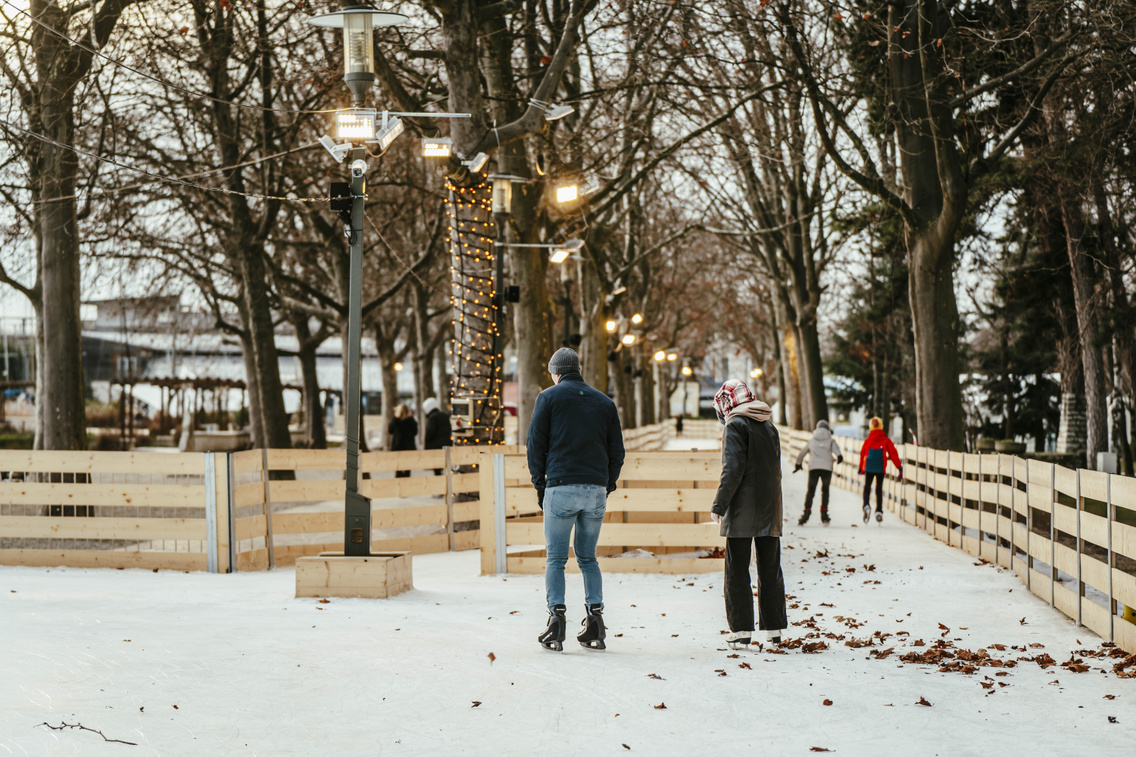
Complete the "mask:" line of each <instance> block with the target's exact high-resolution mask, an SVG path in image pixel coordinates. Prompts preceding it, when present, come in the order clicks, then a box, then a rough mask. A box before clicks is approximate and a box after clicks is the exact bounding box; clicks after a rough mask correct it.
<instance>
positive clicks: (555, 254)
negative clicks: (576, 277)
mask: <svg viewBox="0 0 1136 757" xmlns="http://www.w3.org/2000/svg"><path fill="white" fill-rule="evenodd" d="M570 254H571V253H570V252H569V251H568V250H567V249H566V248H564V247H557V248H555V249H554V250H553V251H552V255H551V256H550V257H549V258H548V260H549V262H550V263H563V262H564V261H565V260H567V259H568V255H570Z"/></svg>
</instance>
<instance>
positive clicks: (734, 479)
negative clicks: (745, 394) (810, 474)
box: [711, 413, 781, 538]
mask: <svg viewBox="0 0 1136 757" xmlns="http://www.w3.org/2000/svg"><path fill="white" fill-rule="evenodd" d="M711 511H712V512H714V513H717V514H718V515H721V516H722V528H721V535H722V536H726V537H730V538H752V537H756V536H780V535H781V440H780V437H779V436H778V434H777V428H776V427H775V426H774V425H773V424H772V423H770V422H769V421H759V420H757V419H755V418H754V417H752V416H750V415H747V414H744V413H739V414H735V415H732V416H729V417H728V418H727V419H726V427H725V429H724V430H723V432H722V475H721V478H720V479H719V482H718V493H717V494H716V495H715V497H714V506H713V507H712V508H711Z"/></svg>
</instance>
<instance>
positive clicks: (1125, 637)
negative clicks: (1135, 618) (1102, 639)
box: [1112, 621, 1136, 654]
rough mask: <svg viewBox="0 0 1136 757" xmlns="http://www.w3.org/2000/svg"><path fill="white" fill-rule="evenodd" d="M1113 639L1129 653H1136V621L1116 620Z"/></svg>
mask: <svg viewBox="0 0 1136 757" xmlns="http://www.w3.org/2000/svg"><path fill="white" fill-rule="evenodd" d="M1112 633H1113V637H1112V640H1113V641H1114V642H1115V643H1116V646H1118V647H1120V648H1121V649H1123V650H1124V651H1125V652H1127V653H1128V654H1136V623H1127V622H1124V621H1118V622H1116V623H1115V624H1114V625H1113V627H1112Z"/></svg>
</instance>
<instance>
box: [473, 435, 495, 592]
mask: <svg viewBox="0 0 1136 757" xmlns="http://www.w3.org/2000/svg"><path fill="white" fill-rule="evenodd" d="M477 460H478V463H477V477H478V482H479V487H478V488H479V490H480V491H479V494H478V499H479V502H478V505H479V507H478V509H479V510H480V520H481V523H480V525H479V527H478V528H479V531H478V540H479V545H480V546H479V549H480V551H481V575H483V576H487V575H489V574H490V573H492V572H493V569H494V567H495V565H496V554H495V550H496V538H495V535H496V528H495V527H494V524H493V521H494V517H495V514H496V506H495V502H494V495H493V492H494V488H495V487H494V483H493V458H492V456H491V455H490V454H489V453H488V452H482V453H481V454H479V455H478V456H477Z"/></svg>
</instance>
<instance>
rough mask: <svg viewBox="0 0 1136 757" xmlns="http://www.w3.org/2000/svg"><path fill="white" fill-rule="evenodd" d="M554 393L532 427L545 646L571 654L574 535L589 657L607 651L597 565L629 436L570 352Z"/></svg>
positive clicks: (557, 371) (557, 366) (553, 367)
mask: <svg viewBox="0 0 1136 757" xmlns="http://www.w3.org/2000/svg"><path fill="white" fill-rule="evenodd" d="M548 372H549V373H550V374H552V382H553V386H551V387H549V388H548V389H545V390H544V391H543V392H541V393H540V394H538V395H537V398H536V404H535V406H534V407H533V413H532V420H531V421H530V422H529V434H528V459H529V472H530V473H531V474H532V482H533V486H535V487H536V497H537V504H539V505H540V508H541V509H542V510H543V511H544V541H545V549H546V555H547V559H546V561H545V569H544V590H545V599H546V601H547V604H548V628H547V629H545V631H544V633H542V634H541V635H540V636H539V637H537V638H538V640H539V641H540V643H541V646H543V647H544V648H545V649H549V650H552V651H555V652H559V651H561V650H563V649H564V634H565V626H566V623H567V621H566V620H565V610H566V608H565V605H564V566H565V565H567V563H568V539H569V537H570V536H571V535H572V529H573V528H575V530H576V536H575V539H574V541H573V547H574V548H575V550H576V564H577V565H579V566H580V573H581V574H582V575H583V577H584V605H585V607H584V610H585V617H584V621H583V625H584V630H583V631H582V632H581V633H580V634H579V635H578V636H577V637H576V640H577V641H579V642H580V644H581V645H582V646H584V647H585V648H588V649H604V648H605V647H606V645H605V644H604V639H605V638H606V636H607V631H606V628H605V627H604V622H603V577H602V576H601V574H600V566H599V563H598V562H596V543H597V542H598V541H599V538H600V527H601V526H602V525H603V517H604V513H605V512H606V511H607V495H608V494H610V493H611V492H613V491H615V483H616V481H617V480H618V479H619V471H620V469H621V468H623V432H622V430H621V429H620V426H619V415H618V413H617V412H616V409H615V403H614V402H612V401H611V399H610V398H609V397H608V396H607V395H606V394H604V393H603V392H600V391H597V390H596V389H593V388H592V387H590V386H588V385H587V384H585V383H584V378H583V376H581V374H580V356H579V355H577V354H576V353H575V352H573V351H572V350H570V349H568V348H567V347H564V348H561V349H559V350H557V351H556V353H555V354H554V355H553V356H552V359H551V360H549V361H548Z"/></svg>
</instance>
